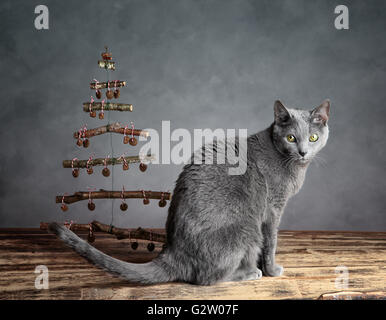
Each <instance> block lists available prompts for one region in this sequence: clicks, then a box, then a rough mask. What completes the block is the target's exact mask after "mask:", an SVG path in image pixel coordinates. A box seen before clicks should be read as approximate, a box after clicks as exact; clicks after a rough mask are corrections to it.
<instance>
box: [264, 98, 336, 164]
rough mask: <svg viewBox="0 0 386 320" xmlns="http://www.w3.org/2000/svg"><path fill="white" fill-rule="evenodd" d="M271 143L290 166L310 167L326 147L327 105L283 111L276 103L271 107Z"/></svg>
mask: <svg viewBox="0 0 386 320" xmlns="http://www.w3.org/2000/svg"><path fill="white" fill-rule="evenodd" d="M274 114H275V122H274V124H273V133H272V138H273V143H274V145H275V146H276V148H277V150H278V151H279V152H280V153H282V154H283V155H285V156H288V158H290V159H292V160H293V162H295V163H299V164H307V163H309V162H310V161H311V160H312V159H313V158H314V156H315V155H316V154H317V153H318V152H319V151H320V150H321V149H322V148H323V147H324V146H325V145H326V142H327V139H328V125H327V122H328V118H329V114H330V101H329V100H325V101H323V102H322V104H321V105H320V106H319V107H317V108H315V109H313V110H311V111H309V110H301V109H290V108H286V107H285V106H284V105H283V104H282V103H281V102H280V101H279V100H277V101H275V105H274Z"/></svg>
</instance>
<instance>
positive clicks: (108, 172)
mask: <svg viewBox="0 0 386 320" xmlns="http://www.w3.org/2000/svg"><path fill="white" fill-rule="evenodd" d="M108 158H110V155H108V156H107V158H105V160H104V164H105V167H104V168H103V170H102V174H103V176H104V177H108V176H109V175H110V170H109V168H107V159H108Z"/></svg>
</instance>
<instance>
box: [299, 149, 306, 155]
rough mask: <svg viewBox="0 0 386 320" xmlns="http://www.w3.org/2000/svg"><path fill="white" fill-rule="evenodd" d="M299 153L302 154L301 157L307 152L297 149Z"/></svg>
mask: <svg viewBox="0 0 386 320" xmlns="http://www.w3.org/2000/svg"><path fill="white" fill-rule="evenodd" d="M299 154H300V155H301V156H302V157H304V156H305V155H306V154H307V152H306V151H301V150H300V151H299Z"/></svg>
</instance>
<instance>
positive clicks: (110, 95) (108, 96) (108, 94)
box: [106, 81, 114, 100]
mask: <svg viewBox="0 0 386 320" xmlns="http://www.w3.org/2000/svg"><path fill="white" fill-rule="evenodd" d="M106 97H107V99H109V100H110V99H112V98H113V97H114V92H113V91H112V90H110V81H108V82H107V91H106Z"/></svg>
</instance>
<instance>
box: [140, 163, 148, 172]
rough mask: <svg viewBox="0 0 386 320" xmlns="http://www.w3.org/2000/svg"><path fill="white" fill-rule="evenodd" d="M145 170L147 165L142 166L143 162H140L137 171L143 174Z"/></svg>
mask: <svg viewBox="0 0 386 320" xmlns="http://www.w3.org/2000/svg"><path fill="white" fill-rule="evenodd" d="M146 169H147V165H146V164H144V163H143V162H141V163H140V164H139V170H141V171H142V172H145V171H146Z"/></svg>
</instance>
